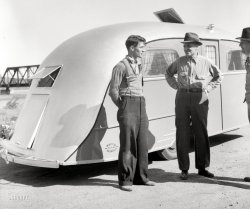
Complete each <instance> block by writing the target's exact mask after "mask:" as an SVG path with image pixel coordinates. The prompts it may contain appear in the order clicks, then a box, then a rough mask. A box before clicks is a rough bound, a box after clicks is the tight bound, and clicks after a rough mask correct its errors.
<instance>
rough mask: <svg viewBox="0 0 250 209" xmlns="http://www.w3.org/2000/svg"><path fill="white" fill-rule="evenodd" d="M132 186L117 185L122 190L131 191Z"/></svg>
mask: <svg viewBox="0 0 250 209" xmlns="http://www.w3.org/2000/svg"><path fill="white" fill-rule="evenodd" d="M131 187H132V186H122V185H119V188H120V189H121V190H123V191H127V192H131V191H132V188H131Z"/></svg>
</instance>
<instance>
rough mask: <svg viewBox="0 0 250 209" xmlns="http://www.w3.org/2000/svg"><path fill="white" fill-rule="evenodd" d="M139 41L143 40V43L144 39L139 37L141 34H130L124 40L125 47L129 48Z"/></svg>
mask: <svg viewBox="0 0 250 209" xmlns="http://www.w3.org/2000/svg"><path fill="white" fill-rule="evenodd" d="M139 42H144V43H145V42H146V39H145V38H143V37H141V36H138V35H131V36H129V37H128V39H127V40H126V43H125V45H126V47H127V49H129V47H131V46H134V47H136V46H137V45H138V43H139Z"/></svg>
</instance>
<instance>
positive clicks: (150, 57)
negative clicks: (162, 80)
mask: <svg viewBox="0 0 250 209" xmlns="http://www.w3.org/2000/svg"><path fill="white" fill-rule="evenodd" d="M178 57H179V55H178V53H177V51H175V50H173V49H149V50H147V51H146V52H145V53H144V56H143V59H142V66H143V70H144V76H149V77H150V76H162V75H164V74H165V72H166V69H167V68H168V66H169V65H170V64H171V63H172V62H174V61H175V60H176V59H177V58H178Z"/></svg>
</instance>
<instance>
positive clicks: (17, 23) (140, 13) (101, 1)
mask: <svg viewBox="0 0 250 209" xmlns="http://www.w3.org/2000/svg"><path fill="white" fill-rule="evenodd" d="M167 8H174V9H175V10H176V11H177V12H178V14H179V15H180V16H181V18H182V19H183V20H184V22H185V23H187V24H194V25H203V26H207V25H209V24H211V23H212V24H215V26H216V27H218V28H221V29H224V30H226V31H229V32H230V33H233V34H235V36H237V37H238V36H240V35H241V31H242V28H243V27H248V26H250V12H249V11H250V0H0V26H1V27H0V74H1V75H2V74H3V72H4V71H5V69H6V67H13V66H21V65H33V64H41V62H42V61H43V59H44V58H45V57H46V56H47V55H48V53H50V52H51V51H52V50H53V49H54V48H55V47H57V46H58V45H59V44H60V43H62V42H63V41H64V40H66V39H68V38H70V37H71V36H73V35H76V34H78V33H80V32H83V31H86V30H89V29H92V28H95V27H99V26H103V25H109V24H115V23H122V22H134V21H155V22H157V21H159V20H158V19H157V18H156V17H155V16H154V15H153V12H155V11H159V10H163V9H167Z"/></svg>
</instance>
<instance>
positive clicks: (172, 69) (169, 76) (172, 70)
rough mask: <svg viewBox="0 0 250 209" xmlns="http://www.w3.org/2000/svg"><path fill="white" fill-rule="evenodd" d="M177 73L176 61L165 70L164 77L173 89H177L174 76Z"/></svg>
mask: <svg viewBox="0 0 250 209" xmlns="http://www.w3.org/2000/svg"><path fill="white" fill-rule="evenodd" d="M175 74H177V62H173V63H172V64H171V65H170V66H169V67H168V68H167V70H166V74H165V78H166V81H167V82H168V84H169V86H171V87H172V88H173V89H178V82H177V78H176V77H175V76H174V75H175Z"/></svg>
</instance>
